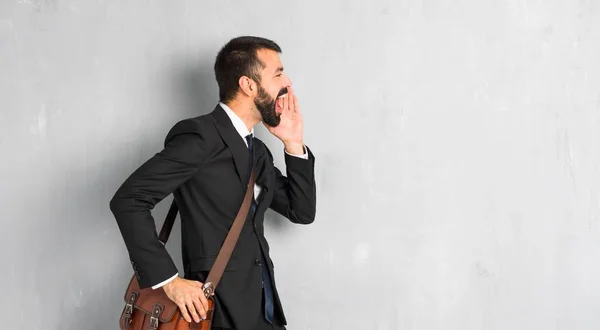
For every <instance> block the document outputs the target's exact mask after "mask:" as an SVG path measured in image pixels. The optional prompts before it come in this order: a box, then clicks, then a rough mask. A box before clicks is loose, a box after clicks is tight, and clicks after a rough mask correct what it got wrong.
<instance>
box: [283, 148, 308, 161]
mask: <svg viewBox="0 0 600 330" xmlns="http://www.w3.org/2000/svg"><path fill="white" fill-rule="evenodd" d="M302 148H303V149H304V154H303V155H294V154H290V153H289V152H287V150H285V149H283V151H285V153H286V154H288V155H290V156H294V157H298V158H304V159H308V153H306V146H302Z"/></svg>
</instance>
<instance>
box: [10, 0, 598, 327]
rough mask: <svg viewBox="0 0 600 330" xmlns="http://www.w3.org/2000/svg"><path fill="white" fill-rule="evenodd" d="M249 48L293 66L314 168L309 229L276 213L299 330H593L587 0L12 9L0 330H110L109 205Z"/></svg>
mask: <svg viewBox="0 0 600 330" xmlns="http://www.w3.org/2000/svg"><path fill="white" fill-rule="evenodd" d="M367 3H368V4H367ZM238 35H259V36H264V37H267V38H271V39H273V40H275V41H276V42H278V43H279V44H280V45H281V47H282V48H283V54H282V60H283V63H284V65H285V69H286V71H287V72H288V74H289V76H290V77H291V79H292V81H293V83H294V86H295V89H296V92H297V94H298V97H299V101H300V104H301V107H302V111H303V113H304V119H305V142H306V144H307V145H308V146H310V147H311V148H312V150H313V151H314V153H315V155H316V179H317V184H318V206H317V219H316V221H315V223H314V224H312V225H310V226H297V225H293V224H291V223H288V222H286V221H285V219H282V218H281V217H279V216H277V215H276V214H274V212H270V213H269V214H268V218H267V223H268V224H267V238H268V239H269V241H270V243H271V245H272V250H273V258H274V262H275V271H276V276H277V278H278V283H279V285H280V290H281V294H282V299H283V303H284V306H285V309H286V312H287V315H288V319H289V322H290V325H289V327H288V328H289V329H290V330H301V329H314V330H321V329H323V330H328V329H340V330H341V329H375V330H383V329H419V330H421V329H422V330H434V329H440V330H442V329H443V330H459V329H460V330H466V329H468V330H490V329H494V330H506V329H515V330H516V329H519V330H534V329H540V330H541V329H543V330H550V329H565V330H567V329H568V330H575V329H598V324H600V313H599V310H600V282H599V280H598V279H599V278H600V266H599V264H598V260H599V258H600V134H599V133H598V132H599V130H600V61H599V59H600V43H599V41H600V4H599V3H598V2H597V1H591V0H587V1H586V0H581V1H573V0H563V1H561V0H546V1H541V0H526V1H523V0H509V1H492V0H485V1H482V0H456V1H442V0H421V1H417V0H401V1H399V0H394V1H384V0H373V1H370V2H367V1H349V0H343V1H341V0H338V1H223V0H220V1H216V0H213V1H193V0H185V1H182V0H169V1H157V0H154V1H152V0H127V1H123V0H97V1H96V0H94V1H91V0H90V1H82V0H72V1H68V0H60V1H59V0H18V1H15V0H1V1H0V132H1V134H0V138H1V139H0V151H1V157H2V161H1V162H0V166H1V167H0V196H1V199H0V218H1V219H2V220H1V221H2V224H1V228H2V229H1V230H2V237H1V240H0V251H2V252H1V253H2V259H1V260H2V268H1V270H0V283H2V287H1V291H0V292H1V293H0V295H1V300H0V301H1V304H0V320H2V321H1V324H0V328H1V329H27V330H29V329H44V330H50V329H57V330H58V329H60V330H64V329H86V330H92V329H98V330H107V329H117V327H118V317H119V314H120V312H121V310H122V308H123V304H124V302H123V293H124V290H125V288H126V285H127V282H128V280H129V279H130V277H131V275H132V274H133V270H132V269H131V265H130V264H129V259H128V257H127V254H126V250H125V247H124V244H123V243H122V239H121V237H120V234H119V232H118V229H117V226H116V223H115V221H114V218H113V217H112V215H111V213H110V211H109V207H108V204H109V200H110V198H111V197H112V195H113V194H114V192H115V190H116V189H117V188H118V186H119V185H120V184H121V183H122V182H123V180H125V178H126V177H127V176H128V175H129V174H130V173H131V172H132V171H133V170H135V169H136V168H137V167H138V166H140V165H141V164H142V163H143V162H144V161H145V160H146V159H148V158H149V157H151V156H152V155H154V154H155V153H157V152H158V151H160V149H161V147H162V142H163V139H164V137H165V135H166V133H167V132H168V130H169V128H170V127H172V125H173V124H174V123H176V122H177V121H179V120H181V119H183V118H188V117H193V116H197V115H201V114H204V113H207V112H208V111H210V110H212V109H213V107H214V105H215V104H216V102H217V88H216V83H215V82H214V75H213V72H212V65H213V61H214V57H215V55H216V53H217V51H218V49H219V47H221V46H222V45H223V44H224V43H225V42H226V41H228V40H229V39H230V38H232V37H235V36H238ZM257 130H258V136H259V137H260V138H262V139H263V140H264V141H266V142H267V144H268V145H269V147H270V148H271V150H272V151H273V154H274V156H275V158H276V165H278V166H280V167H281V168H284V166H285V164H284V163H283V145H282V144H281V143H280V142H279V141H278V140H276V139H274V138H273V137H272V136H270V134H269V133H268V131H267V130H266V129H264V128H263V127H262V126H259V127H258V128H257ZM170 202H171V196H169V197H168V198H167V199H165V200H164V201H163V202H161V203H160V204H159V205H158V206H157V207H156V208H155V210H154V212H153V214H154V216H155V219H156V221H157V226H159V225H160V224H162V221H163V219H164V216H165V215H166V211H167V207H168V205H169V203H170ZM178 224H179V222H177V225H176V226H175V228H174V231H173V235H172V238H171V240H170V241H169V243H168V248H169V251H171V254H172V256H173V258H174V259H175V260H176V262H177V265H178V266H179V267H180V266H181V261H180V249H179V244H180V239H179V229H180V227H179V225H178Z"/></svg>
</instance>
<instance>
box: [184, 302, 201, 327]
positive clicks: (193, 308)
mask: <svg viewBox="0 0 600 330" xmlns="http://www.w3.org/2000/svg"><path fill="white" fill-rule="evenodd" d="M196 300H198V298H190V299H189V300H188V301H186V304H185V305H186V306H187V309H188V310H189V311H190V314H191V315H192V318H193V319H194V321H196V323H198V322H200V315H198V312H197V311H196V306H195V305H196ZM200 314H202V312H200ZM188 322H190V321H188Z"/></svg>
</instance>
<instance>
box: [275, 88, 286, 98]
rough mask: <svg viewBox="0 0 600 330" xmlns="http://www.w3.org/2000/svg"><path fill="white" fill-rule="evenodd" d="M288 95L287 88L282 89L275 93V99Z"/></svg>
mask: <svg viewBox="0 0 600 330" xmlns="http://www.w3.org/2000/svg"><path fill="white" fill-rule="evenodd" d="M287 93H288V90H287V87H283V88H282V89H280V90H279V93H277V98H280V97H282V96H284V95H286V94H287Z"/></svg>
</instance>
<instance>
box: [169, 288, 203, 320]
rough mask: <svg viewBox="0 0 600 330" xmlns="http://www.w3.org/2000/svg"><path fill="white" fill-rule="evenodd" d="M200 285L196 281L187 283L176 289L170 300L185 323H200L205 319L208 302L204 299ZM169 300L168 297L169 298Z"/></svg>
mask: <svg viewBox="0 0 600 330" xmlns="http://www.w3.org/2000/svg"><path fill="white" fill-rule="evenodd" d="M190 284H191V285H190ZM202 285H203V284H202V283H200V282H198V281H187V282H185V283H184V286H180V287H178V290H177V291H176V293H175V294H174V296H175V297H176V298H175V299H172V300H173V301H174V302H175V304H177V306H178V307H179V310H180V311H181V316H182V317H183V318H184V319H185V320H186V321H187V322H190V323H191V322H192V321H194V322H196V323H198V322H200V321H201V320H204V319H206V313H207V311H208V302H207V300H206V297H204V290H203V288H202ZM169 298H170V297H169Z"/></svg>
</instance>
